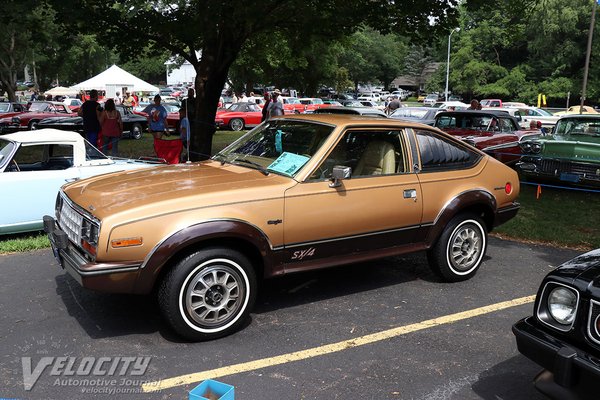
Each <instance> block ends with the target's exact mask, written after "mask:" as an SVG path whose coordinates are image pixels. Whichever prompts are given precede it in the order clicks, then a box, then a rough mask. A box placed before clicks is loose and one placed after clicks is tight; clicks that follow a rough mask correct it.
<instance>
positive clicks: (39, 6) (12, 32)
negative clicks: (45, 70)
mask: <svg viewBox="0 0 600 400" xmlns="http://www.w3.org/2000/svg"><path fill="white" fill-rule="evenodd" d="M54 21H55V14H54V10H53V9H52V8H51V7H48V5H47V4H46V3H45V2H42V3H40V2H39V1H34V0H22V1H21V0H19V1H16V0H4V1H2V2H0V26H1V27H2V28H1V29H0V93H4V92H5V91H6V92H7V94H8V98H9V99H10V100H11V101H16V90H17V75H18V73H19V72H20V71H23V70H24V68H25V65H27V64H28V63H29V62H31V61H33V62H35V61H38V62H41V63H44V62H46V61H48V60H50V59H51V58H52V57H54V59H53V60H52V61H51V62H52V63H54V64H57V63H56V58H57V57H58V52H57V48H58V43H60V42H61V35H62V29H61V27H60V25H58V24H56V23H55V22H54ZM36 83H37V82H36Z"/></svg>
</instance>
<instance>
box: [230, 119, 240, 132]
mask: <svg viewBox="0 0 600 400" xmlns="http://www.w3.org/2000/svg"><path fill="white" fill-rule="evenodd" d="M229 128H230V129H231V130H232V131H241V130H242V129H244V120H243V119H241V118H234V119H232V120H231V121H229Z"/></svg>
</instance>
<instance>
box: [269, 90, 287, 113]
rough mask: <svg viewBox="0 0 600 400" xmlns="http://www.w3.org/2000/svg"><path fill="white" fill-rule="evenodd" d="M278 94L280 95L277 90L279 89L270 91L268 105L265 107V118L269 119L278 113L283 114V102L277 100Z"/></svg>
mask: <svg viewBox="0 0 600 400" xmlns="http://www.w3.org/2000/svg"><path fill="white" fill-rule="evenodd" d="M280 95H281V92H280V91H279V89H275V90H273V92H272V93H271V102H270V103H269V106H268V108H267V113H268V118H267V119H271V118H273V117H277V116H279V115H283V114H284V111H283V103H282V102H281V101H279V96H280Z"/></svg>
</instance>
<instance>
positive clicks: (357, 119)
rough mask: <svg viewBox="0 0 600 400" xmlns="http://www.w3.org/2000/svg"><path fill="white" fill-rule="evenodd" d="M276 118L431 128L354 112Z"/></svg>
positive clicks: (332, 123) (351, 124) (358, 124)
mask: <svg viewBox="0 0 600 400" xmlns="http://www.w3.org/2000/svg"><path fill="white" fill-rule="evenodd" d="M278 118H284V119H286V120H288V121H307V122H318V123H323V124H329V125H336V126H338V127H352V126H368V125H377V126H381V127H387V126H389V127H394V128H398V127H405V128H415V129H423V128H426V129H430V130H431V129H432V128H431V126H428V125H424V124H419V123H417V122H408V121H402V120H399V119H392V118H379V117H371V116H363V115H356V114H294V115H291V114H290V115H285V116H283V117H278Z"/></svg>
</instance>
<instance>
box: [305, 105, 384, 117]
mask: <svg viewBox="0 0 600 400" xmlns="http://www.w3.org/2000/svg"><path fill="white" fill-rule="evenodd" d="M313 114H350V115H365V116H368V117H381V118H387V115H386V114H385V113H384V112H383V111H381V110H378V109H376V108H373V107H340V106H332V107H323V108H318V109H316V110H315V111H313Z"/></svg>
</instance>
